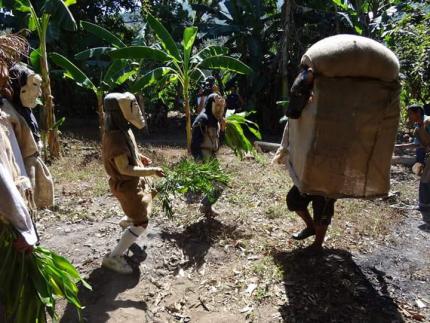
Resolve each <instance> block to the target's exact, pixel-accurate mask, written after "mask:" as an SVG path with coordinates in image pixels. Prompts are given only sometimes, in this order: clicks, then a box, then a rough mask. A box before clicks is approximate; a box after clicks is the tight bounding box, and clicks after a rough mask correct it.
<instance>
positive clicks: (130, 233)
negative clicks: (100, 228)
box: [110, 225, 146, 256]
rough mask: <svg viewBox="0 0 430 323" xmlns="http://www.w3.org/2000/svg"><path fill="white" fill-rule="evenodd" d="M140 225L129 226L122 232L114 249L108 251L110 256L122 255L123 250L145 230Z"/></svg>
mask: <svg viewBox="0 0 430 323" xmlns="http://www.w3.org/2000/svg"><path fill="white" fill-rule="evenodd" d="M145 229H146V228H144V227H142V226H135V225H131V226H129V227H128V228H127V229H126V230H125V231H124V233H123V234H122V237H121V239H120V240H119V242H118V244H117V246H116V247H115V249H114V250H113V251H112V252H111V253H110V254H111V256H122V255H123V254H124V252H125V251H126V250H127V249H128V248H130V246H131V245H132V244H133V243H134V242H135V241H136V240H137V238H138V237H139V236H140V235H141V234H142V233H143V232H144V231H145Z"/></svg>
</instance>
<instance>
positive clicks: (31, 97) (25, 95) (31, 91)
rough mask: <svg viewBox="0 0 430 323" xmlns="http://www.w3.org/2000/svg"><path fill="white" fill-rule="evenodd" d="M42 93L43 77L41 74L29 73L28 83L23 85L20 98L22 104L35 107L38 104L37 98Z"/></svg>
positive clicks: (31, 107)
mask: <svg viewBox="0 0 430 323" xmlns="http://www.w3.org/2000/svg"><path fill="white" fill-rule="evenodd" d="M41 95H42V78H41V77H40V75H39V74H35V73H32V74H29V75H28V76H27V83H26V84H25V85H24V86H23V87H21V90H20V93H19V98H20V99H21V104H22V106H24V107H26V108H30V109H33V108H35V107H36V106H37V99H38V98H39V97H40V96H41Z"/></svg>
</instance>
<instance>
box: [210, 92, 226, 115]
mask: <svg viewBox="0 0 430 323" xmlns="http://www.w3.org/2000/svg"><path fill="white" fill-rule="evenodd" d="M224 109H225V99H224V98H223V97H222V96H221V95H215V96H214V101H213V102H212V114H213V115H214V117H215V118H216V119H217V120H221V119H222V118H223V117H224Z"/></svg>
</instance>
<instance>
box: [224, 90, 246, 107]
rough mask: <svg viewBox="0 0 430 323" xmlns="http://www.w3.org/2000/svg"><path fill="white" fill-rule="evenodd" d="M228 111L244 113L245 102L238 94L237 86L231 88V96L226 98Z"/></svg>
mask: <svg viewBox="0 0 430 323" xmlns="http://www.w3.org/2000/svg"><path fill="white" fill-rule="evenodd" d="M225 103H226V109H227V110H234V111H235V112H242V110H243V106H244V101H243V99H242V97H241V96H240V94H239V93H238V92H237V86H236V85H233V86H232V87H231V88H230V94H228V95H227V98H226V102H225Z"/></svg>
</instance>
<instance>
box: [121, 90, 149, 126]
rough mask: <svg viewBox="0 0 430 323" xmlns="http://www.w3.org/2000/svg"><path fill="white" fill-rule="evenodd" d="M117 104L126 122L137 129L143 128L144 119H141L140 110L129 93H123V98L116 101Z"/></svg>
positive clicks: (134, 98) (135, 100)
mask: <svg viewBox="0 0 430 323" xmlns="http://www.w3.org/2000/svg"><path fill="white" fill-rule="evenodd" d="M118 103H119V107H120V108H121V111H122V114H123V115H124V118H125V119H126V120H127V121H128V122H130V123H131V124H132V125H133V126H135V127H136V128H137V129H142V128H143V127H145V119H143V114H142V110H141V109H140V106H139V103H137V99H136V97H135V96H134V95H133V94H131V93H129V92H126V93H124V96H123V97H122V98H120V99H119V100H118Z"/></svg>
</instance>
